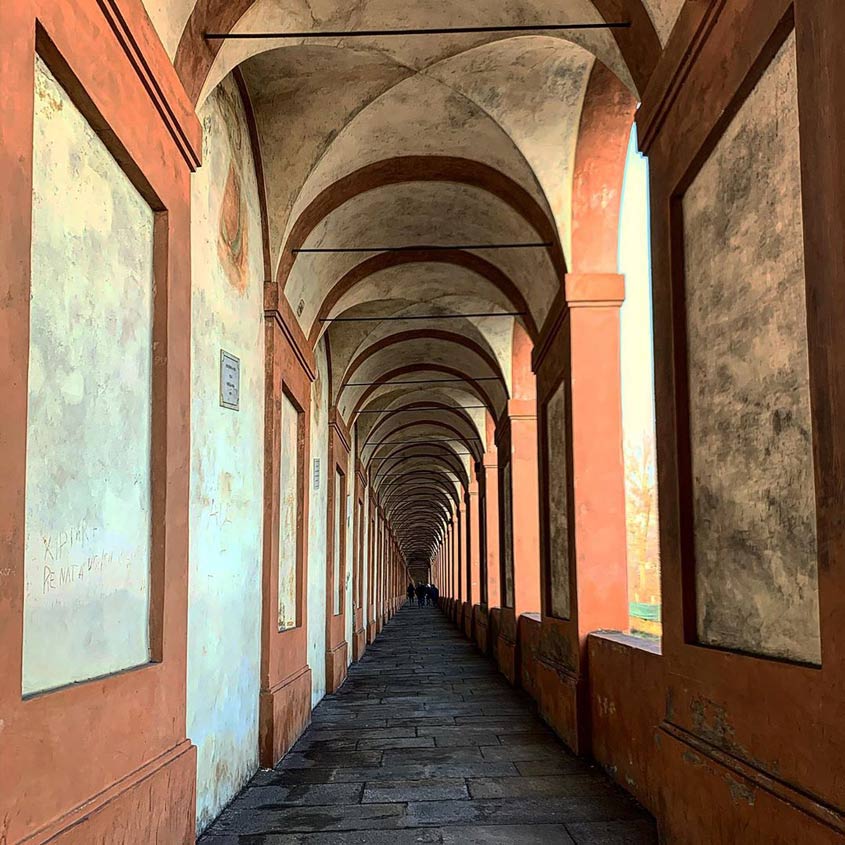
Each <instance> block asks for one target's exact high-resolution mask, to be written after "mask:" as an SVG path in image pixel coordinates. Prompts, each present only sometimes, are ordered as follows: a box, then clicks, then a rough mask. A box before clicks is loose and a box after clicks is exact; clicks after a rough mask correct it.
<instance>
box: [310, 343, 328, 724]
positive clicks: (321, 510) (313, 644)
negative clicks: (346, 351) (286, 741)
mask: <svg viewBox="0 0 845 845" xmlns="http://www.w3.org/2000/svg"><path fill="white" fill-rule="evenodd" d="M315 354H316V357H317V378H316V380H315V381H314V383H313V384H312V385H311V467H310V477H309V484H308V489H309V490H310V496H311V502H310V506H309V511H308V590H307V596H308V665H309V666H310V667H311V706H312V707H313V706H316V704H317V703H318V702H319V701H320V700H321V699H322V698H323V696H324V695H325V694H326V563H327V560H326V559H327V556H328V555H327V551H328V530H327V528H328V527H327V524H326V522H327V519H326V517H327V512H328V485H329V484H332V483H333V481H334V474H333V471H332V472H330V471H329V466H328V463H329V384H328V362H327V359H326V343H325V341H321V342H320V343H319V344H318V346H317V348H316V350H315ZM314 458H318V459H319V461H320V486H319V489H317V490H315V489H314Z"/></svg>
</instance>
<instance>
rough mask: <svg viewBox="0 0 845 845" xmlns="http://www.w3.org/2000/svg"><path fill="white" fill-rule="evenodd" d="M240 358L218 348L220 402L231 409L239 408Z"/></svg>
mask: <svg viewBox="0 0 845 845" xmlns="http://www.w3.org/2000/svg"><path fill="white" fill-rule="evenodd" d="M240 403H241V359H240V358H236V357H235V356H234V355H232V354H230V353H229V352H224V351H223V350H222V349H221V350H220V404H221V405H222V406H223V407H224V408H229V409H230V410H232V411H237V410H239V409H240Z"/></svg>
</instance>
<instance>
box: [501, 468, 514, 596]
mask: <svg viewBox="0 0 845 845" xmlns="http://www.w3.org/2000/svg"><path fill="white" fill-rule="evenodd" d="M512 487H513V485H512V483H511V465H510V463H508V464H507V465H506V466H505V468H504V470H503V471H502V489H503V499H504V513H503V514H502V519H503V520H504V524H503V529H504V530H503V536H504V548H503V549H502V558H503V561H504V569H505V596H504V599H505V607H513V606H514V590H513V574H514V573H513V490H512Z"/></svg>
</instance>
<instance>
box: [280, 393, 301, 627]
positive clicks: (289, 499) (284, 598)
mask: <svg viewBox="0 0 845 845" xmlns="http://www.w3.org/2000/svg"><path fill="white" fill-rule="evenodd" d="M279 501H280V503H281V508H280V513H279V630H280V631H286V630H288V629H289V628H295V627H296V624H297V608H296V593H297V581H296V552H297V522H298V519H299V410H298V409H297V407H296V406H295V405H294V404H293V402H291V401H290V399H289V398H288V397H287V396H285V395H283V396H282V425H281V473H280V474H279Z"/></svg>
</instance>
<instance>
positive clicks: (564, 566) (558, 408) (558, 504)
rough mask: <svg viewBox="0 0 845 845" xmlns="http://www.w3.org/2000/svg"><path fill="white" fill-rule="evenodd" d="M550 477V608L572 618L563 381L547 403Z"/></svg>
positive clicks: (564, 385) (553, 614)
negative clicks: (570, 613)
mask: <svg viewBox="0 0 845 845" xmlns="http://www.w3.org/2000/svg"><path fill="white" fill-rule="evenodd" d="M546 431H547V435H546V440H547V449H548V455H547V460H548V478H549V563H550V569H551V573H550V574H551V596H550V607H549V609H550V611H551V615H552V616H558V617H560V618H562V619H568V618H569V612H570V606H569V521H568V520H569V516H568V508H569V504H568V500H569V490H568V486H567V480H566V467H567V459H566V382H565V381H562V382H561V383H560V384H559V385H558V386H557V388H556V390H555V392H554V393H553V394H552V397H551V399H549V402H548V405H547V406H546Z"/></svg>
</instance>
